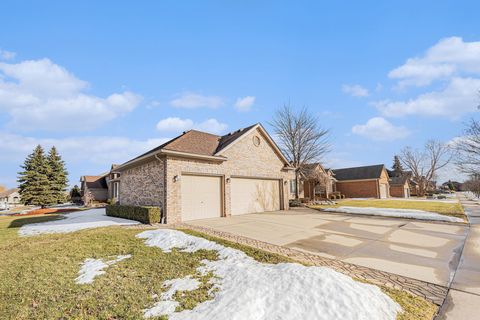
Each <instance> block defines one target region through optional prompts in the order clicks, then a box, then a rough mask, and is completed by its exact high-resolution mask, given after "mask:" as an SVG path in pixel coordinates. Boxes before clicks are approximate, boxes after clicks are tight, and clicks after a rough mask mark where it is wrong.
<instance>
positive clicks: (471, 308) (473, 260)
mask: <svg viewBox="0 0 480 320" xmlns="http://www.w3.org/2000/svg"><path fill="white" fill-rule="evenodd" d="M460 202H461V203H462V205H463V207H464V209H465V213H466V214H467V216H468V220H469V222H470V229H469V233H468V237H467V240H466V242H465V247H464V248H463V253H462V257H461V259H460V264H459V266H458V268H457V271H456V273H455V275H454V278H453V282H452V285H451V287H450V291H449V293H448V296H447V299H446V301H445V303H444V305H443V307H442V309H441V311H440V313H439V315H438V316H437V318H436V319H437V320H447V319H448V320H469V319H479V311H478V306H479V305H480V204H479V202H478V201H470V200H467V199H466V198H465V197H464V196H463V195H461V196H460Z"/></svg>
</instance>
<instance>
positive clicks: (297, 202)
mask: <svg viewBox="0 0 480 320" xmlns="http://www.w3.org/2000/svg"><path fill="white" fill-rule="evenodd" d="M289 206H290V207H292V208H293V207H301V206H302V202H301V201H300V200H298V199H293V200H290V201H289Z"/></svg>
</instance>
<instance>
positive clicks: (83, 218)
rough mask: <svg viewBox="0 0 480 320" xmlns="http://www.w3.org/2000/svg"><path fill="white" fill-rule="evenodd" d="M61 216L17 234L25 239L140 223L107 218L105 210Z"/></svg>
mask: <svg viewBox="0 0 480 320" xmlns="http://www.w3.org/2000/svg"><path fill="white" fill-rule="evenodd" d="M62 216H63V217H64V218H63V219H61V220H54V221H47V222H42V223H32V224H27V225H24V226H22V227H21V228H20V230H18V234H19V235H20V236H22V237H26V236H34V235H39V234H42V233H67V232H74V231H78V230H82V229H89V228H100V227H107V226H119V225H134V224H139V223H140V222H138V221H132V220H127V219H122V218H116V217H109V216H107V215H106V214H105V209H90V210H85V211H77V212H72V213H68V214H64V215H62Z"/></svg>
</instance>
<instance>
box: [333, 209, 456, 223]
mask: <svg viewBox="0 0 480 320" xmlns="http://www.w3.org/2000/svg"><path fill="white" fill-rule="evenodd" d="M323 211H328V212H342V213H352V214H365V215H373V216H387V217H396V218H413V219H420V220H436V221H448V222H464V221H463V219H460V218H456V217H450V216H445V215H442V214H438V213H435V212H429V211H423V210H414V209H391V208H372V207H338V208H326V209H323Z"/></svg>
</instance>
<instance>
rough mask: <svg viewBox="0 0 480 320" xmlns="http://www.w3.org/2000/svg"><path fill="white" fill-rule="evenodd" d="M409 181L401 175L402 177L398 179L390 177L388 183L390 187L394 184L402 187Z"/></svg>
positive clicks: (405, 176) (407, 177)
mask: <svg viewBox="0 0 480 320" xmlns="http://www.w3.org/2000/svg"><path fill="white" fill-rule="evenodd" d="M409 179H410V177H409V176H407V175H403V176H399V177H391V178H390V181H389V183H390V184H391V185H392V184H393V185H395V184H398V185H404V184H405V183H407V182H408V180H409Z"/></svg>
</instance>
